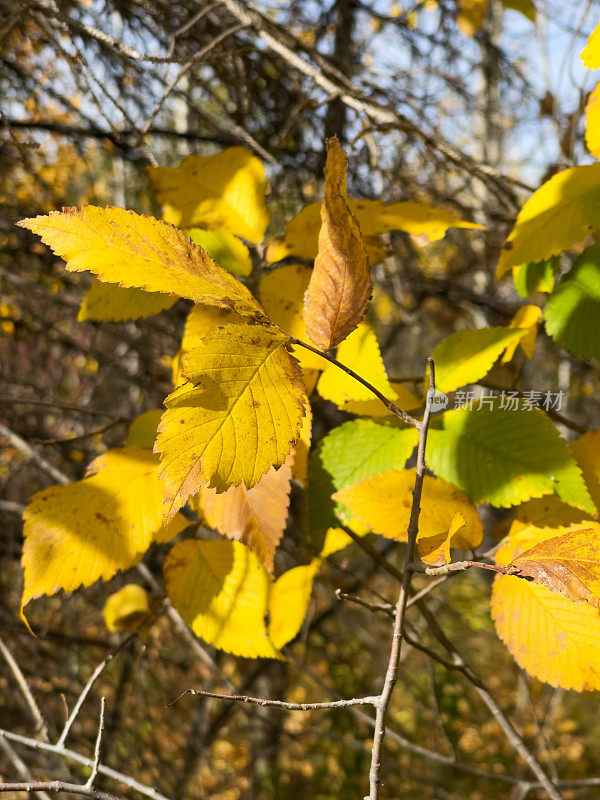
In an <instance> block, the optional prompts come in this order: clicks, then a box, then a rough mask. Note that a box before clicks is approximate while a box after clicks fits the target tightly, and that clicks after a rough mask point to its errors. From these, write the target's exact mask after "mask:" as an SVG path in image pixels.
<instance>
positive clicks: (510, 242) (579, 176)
mask: <svg viewBox="0 0 600 800" xmlns="http://www.w3.org/2000/svg"><path fill="white" fill-rule="evenodd" d="M597 228H600V164H589V165H586V166H583V167H571V168H570V169H566V170H563V171H562V172H559V173H558V174H557V175H554V176H553V177H552V178H550V180H549V181H546V183H544V184H543V185H542V186H540V188H539V189H538V190H537V191H535V192H534V193H533V194H532V195H531V197H530V198H529V200H528V201H527V202H526V203H525V205H524V206H523V208H522V209H521V211H520V213H519V216H518V217H517V221H516V223H515V226H514V228H513V229H512V232H511V234H510V236H509V237H508V239H507V241H506V243H505V244H504V246H503V248H502V253H501V255H500V259H499V261H498V268H497V270H496V279H499V278H501V277H502V276H503V275H504V274H505V273H506V272H508V271H509V269H511V267H516V266H519V265H520V264H528V263H530V262H534V261H544V260H545V259H548V258H550V256H553V255H557V254H558V253H561V252H562V251H563V250H568V249H569V248H570V247H572V246H573V245H575V244H578V243H579V242H582V241H583V240H584V239H585V238H586V237H587V236H589V234H590V233H593V231H595V230H596V229H597Z"/></svg>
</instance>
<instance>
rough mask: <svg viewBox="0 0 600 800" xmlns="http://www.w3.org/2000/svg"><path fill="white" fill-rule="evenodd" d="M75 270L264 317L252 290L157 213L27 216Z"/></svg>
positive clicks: (26, 223) (90, 210) (91, 209)
mask: <svg viewBox="0 0 600 800" xmlns="http://www.w3.org/2000/svg"><path fill="white" fill-rule="evenodd" d="M19 225H21V226H22V227H24V228H29V229H30V230H31V231H33V232H34V233H37V234H38V235H39V236H41V238H42V241H43V242H44V243H45V244H47V245H49V246H50V247H51V248H52V250H53V251H54V252H55V253H56V254H57V255H58V256H60V257H61V258H64V260H65V261H66V264H67V269H68V270H71V271H72V272H81V271H82V270H89V271H90V272H92V273H93V274H94V275H97V276H98V278H100V280H102V281H107V282H108V283H117V284H119V285H120V286H122V287H137V288H140V289H144V290H145V291H147V292H162V293H164V294H170V295H177V296H179V297H186V298H188V299H189V300H193V301H194V302H196V303H205V304H207V305H214V306H220V307H222V308H232V309H234V310H235V311H237V312H238V313H240V314H242V315H244V316H248V317H253V318H256V319H262V318H264V313H263V311H262V309H261V307H260V305H259V304H258V302H257V301H256V300H255V299H254V298H253V297H252V295H251V294H250V292H249V291H248V289H246V287H245V286H243V285H242V284H241V283H240V282H239V281H237V280H236V279H235V278H234V277H233V276H232V275H230V274H229V273H228V272H227V271H226V270H224V269H222V268H221V267H219V266H218V264H216V263H215V262H214V261H213V260H212V258H210V256H209V255H207V253H206V252H205V251H204V250H203V249H202V248H201V247H199V246H198V245H195V244H193V242H191V241H190V239H188V238H187V237H186V236H185V234H184V233H183V232H182V231H180V230H177V229H176V228H173V227H171V226H170V225H167V224H165V223H164V222H160V221H159V220H157V219H154V217H147V216H143V215H140V214H135V213H134V212H133V211H125V210H124V209H122V208H97V207H95V206H85V207H84V208H83V209H82V210H81V211H78V210H77V209H65V210H64V211H61V212H58V211H55V212H53V213H51V214H48V215H47V216H39V217H34V218H33V219H25V220H22V221H21V222H20V223H19Z"/></svg>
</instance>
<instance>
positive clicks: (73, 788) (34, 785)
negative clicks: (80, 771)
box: [0, 781, 119, 800]
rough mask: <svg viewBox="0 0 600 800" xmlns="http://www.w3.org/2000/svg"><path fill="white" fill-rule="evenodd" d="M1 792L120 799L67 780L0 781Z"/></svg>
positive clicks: (101, 799)
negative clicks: (58, 793)
mask: <svg viewBox="0 0 600 800" xmlns="http://www.w3.org/2000/svg"><path fill="white" fill-rule="evenodd" d="M0 792H66V793H67V794H81V795H84V796H85V797H93V798H94V800H119V798H118V797H117V795H115V794H108V792H99V791H98V790H97V789H94V788H93V787H91V786H83V785H81V784H79V783H66V782H65V781H26V782H25V781H24V782H23V783H0Z"/></svg>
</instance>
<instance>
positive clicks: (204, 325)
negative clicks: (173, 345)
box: [171, 306, 244, 386]
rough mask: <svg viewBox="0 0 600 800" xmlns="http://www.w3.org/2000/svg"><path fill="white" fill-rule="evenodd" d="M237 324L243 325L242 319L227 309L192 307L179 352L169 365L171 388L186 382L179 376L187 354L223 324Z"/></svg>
mask: <svg viewBox="0 0 600 800" xmlns="http://www.w3.org/2000/svg"><path fill="white" fill-rule="evenodd" d="M237 323H242V324H244V317H240V316H239V314H236V313H235V312H234V311H230V310H229V309H226V308H215V307H214V306H193V307H192V308H191V309H190V313H189V314H188V315H187V319H186V321H185V327H184V329H183V336H182V337H181V343H180V345H179V350H178V352H177V353H176V354H175V357H174V358H173V362H172V365H171V367H172V375H173V386H181V385H182V384H183V383H185V382H186V379H185V378H184V377H183V376H182V374H181V366H182V364H183V361H184V359H185V357H186V356H187V355H188V353H191V352H192V350H194V349H195V348H196V347H197V346H198V345H199V344H200V342H201V341H202V339H204V337H205V336H206V335H207V334H208V333H210V332H211V331H213V330H214V329H215V328H218V327H220V326H223V325H225V324H237Z"/></svg>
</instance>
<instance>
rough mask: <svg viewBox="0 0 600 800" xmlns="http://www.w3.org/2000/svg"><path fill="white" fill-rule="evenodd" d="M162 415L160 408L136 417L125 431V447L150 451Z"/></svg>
mask: <svg viewBox="0 0 600 800" xmlns="http://www.w3.org/2000/svg"><path fill="white" fill-rule="evenodd" d="M162 413H163V410H162V408H152V409H150V411H146V412H144V413H143V414H140V416H139V417H136V418H135V419H134V420H133V422H132V423H131V425H130V426H129V430H128V431H127V442H126V444H127V446H128V447H142V448H144V449H146V450H152V448H153V447H154V442H155V441H156V435H157V433H158V423H159V422H160V418H161V416H162Z"/></svg>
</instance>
